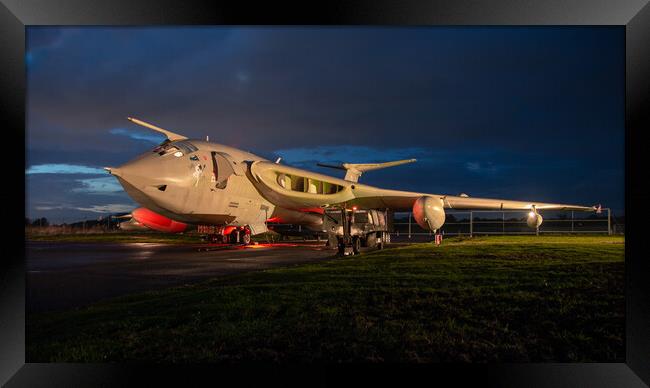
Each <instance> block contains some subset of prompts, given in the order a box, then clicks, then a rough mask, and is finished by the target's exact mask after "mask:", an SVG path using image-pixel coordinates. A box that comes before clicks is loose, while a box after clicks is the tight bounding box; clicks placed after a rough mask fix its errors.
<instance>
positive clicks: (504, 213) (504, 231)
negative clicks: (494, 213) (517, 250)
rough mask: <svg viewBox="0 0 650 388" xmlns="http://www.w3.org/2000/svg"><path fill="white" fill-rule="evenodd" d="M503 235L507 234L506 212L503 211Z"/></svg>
mask: <svg viewBox="0 0 650 388" xmlns="http://www.w3.org/2000/svg"><path fill="white" fill-rule="evenodd" d="M501 234H503V235H505V234H506V212H505V211H503V210H502V211H501Z"/></svg>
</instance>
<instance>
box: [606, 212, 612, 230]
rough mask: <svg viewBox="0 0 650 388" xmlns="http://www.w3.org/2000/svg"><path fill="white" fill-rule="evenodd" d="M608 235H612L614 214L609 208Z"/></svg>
mask: <svg viewBox="0 0 650 388" xmlns="http://www.w3.org/2000/svg"><path fill="white" fill-rule="evenodd" d="M607 234H608V235H610V236H611V235H612V212H611V209H610V208H607Z"/></svg>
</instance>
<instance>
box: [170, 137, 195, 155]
mask: <svg viewBox="0 0 650 388" xmlns="http://www.w3.org/2000/svg"><path fill="white" fill-rule="evenodd" d="M174 145H175V146H176V147H178V149H180V150H181V151H183V152H184V153H186V154H191V153H192V152H195V151H198V148H196V147H195V146H194V144H192V143H190V142H189V141H187V140H180V141H177V142H174Z"/></svg>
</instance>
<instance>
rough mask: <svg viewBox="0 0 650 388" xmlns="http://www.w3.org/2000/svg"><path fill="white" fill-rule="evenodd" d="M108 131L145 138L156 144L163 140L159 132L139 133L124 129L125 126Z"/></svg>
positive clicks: (138, 138) (140, 138)
mask: <svg viewBox="0 0 650 388" xmlns="http://www.w3.org/2000/svg"><path fill="white" fill-rule="evenodd" d="M109 132H110V133H111V134H113V135H120V136H126V137H129V138H131V139H135V140H145V141H148V142H151V143H155V144H158V143H160V142H162V141H163V140H165V136H163V135H160V134H147V133H141V132H137V131H133V130H130V129H125V128H113V129H111V130H110V131H109Z"/></svg>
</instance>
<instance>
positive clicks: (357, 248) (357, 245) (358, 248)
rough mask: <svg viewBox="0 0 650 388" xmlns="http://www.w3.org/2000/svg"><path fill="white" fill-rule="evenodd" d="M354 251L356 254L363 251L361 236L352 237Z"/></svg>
mask: <svg viewBox="0 0 650 388" xmlns="http://www.w3.org/2000/svg"><path fill="white" fill-rule="evenodd" d="M352 252H353V253H354V254H355V255H358V254H359V253H360V252H361V239H360V238H359V236H354V237H353V238H352Z"/></svg>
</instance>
